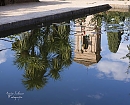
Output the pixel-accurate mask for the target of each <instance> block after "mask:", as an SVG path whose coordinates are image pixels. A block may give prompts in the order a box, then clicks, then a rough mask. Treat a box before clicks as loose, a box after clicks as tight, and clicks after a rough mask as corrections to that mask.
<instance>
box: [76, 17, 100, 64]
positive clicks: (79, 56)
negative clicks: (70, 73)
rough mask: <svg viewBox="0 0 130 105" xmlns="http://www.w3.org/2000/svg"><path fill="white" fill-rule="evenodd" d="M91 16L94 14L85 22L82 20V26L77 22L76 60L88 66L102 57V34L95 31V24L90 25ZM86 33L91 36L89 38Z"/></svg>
mask: <svg viewBox="0 0 130 105" xmlns="http://www.w3.org/2000/svg"><path fill="white" fill-rule="evenodd" d="M91 18H92V15H91V16H88V17H87V18H86V19H85V22H82V25H81V23H80V25H81V26H79V24H78V23H77V24H76V26H77V27H76V32H77V33H76V34H75V57H74V60H75V61H76V62H78V63H82V64H84V65H86V66H89V65H91V64H94V63H97V62H98V61H99V60H100V59H101V55H100V51H101V46H100V42H101V35H100V34H99V33H97V32H96V31H95V29H94V26H90V24H89V22H90V20H91ZM86 35H87V36H89V38H88V37H87V36H86ZM85 37H86V41H87V43H86V41H85ZM87 38H88V39H87ZM85 43H86V44H87V45H88V47H87V48H86V47H85ZM87 45H86V46H87Z"/></svg>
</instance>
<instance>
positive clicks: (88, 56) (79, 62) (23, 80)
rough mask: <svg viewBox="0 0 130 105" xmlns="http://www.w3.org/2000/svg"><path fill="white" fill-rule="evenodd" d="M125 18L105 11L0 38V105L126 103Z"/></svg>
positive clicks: (128, 50) (129, 86) (128, 45)
mask: <svg viewBox="0 0 130 105" xmlns="http://www.w3.org/2000/svg"><path fill="white" fill-rule="evenodd" d="M121 14H122V15H121ZM129 18H130V15H129V13H124V12H108V11H107V12H103V13H99V14H94V15H90V16H86V17H83V18H77V19H72V20H70V21H67V22H62V23H51V24H50V25H48V26H44V23H42V24H41V25H39V26H38V27H36V28H35V29H32V30H28V31H26V32H21V33H18V34H14V35H10V36H8V37H4V38H1V39H0V83H1V85H0V88H1V91H0V103H1V105H9V104H10V105H129V104H130V73H129V69H130V61H129V60H130V40H129V38H130V36H129V35H130V33H129V32H130V27H129Z"/></svg>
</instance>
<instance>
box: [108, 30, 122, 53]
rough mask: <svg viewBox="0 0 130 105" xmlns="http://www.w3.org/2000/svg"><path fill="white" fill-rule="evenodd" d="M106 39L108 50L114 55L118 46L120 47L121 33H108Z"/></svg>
mask: <svg viewBox="0 0 130 105" xmlns="http://www.w3.org/2000/svg"><path fill="white" fill-rule="evenodd" d="M107 39H108V45H109V50H110V51H111V52H113V53H116V52H117V50H118V48H119V45H120V41H121V33H120V32H108V33H107Z"/></svg>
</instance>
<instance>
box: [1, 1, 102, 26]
mask: <svg viewBox="0 0 130 105" xmlns="http://www.w3.org/2000/svg"><path fill="white" fill-rule="evenodd" d="M100 4H101V3H100ZM102 4H103V3H102ZM95 5H99V3H96V2H95V1H93V0H92V1H91V2H87V1H86V0H83V1H82V2H81V1H58V0H57V1H50V0H41V1H40V2H31V3H20V4H10V5H6V6H0V25H1V24H6V23H12V22H16V21H21V20H27V19H32V18H37V17H42V16H45V15H46V16H47V15H51V14H52V15H53V14H56V13H60V12H65V11H71V10H75V9H80V8H86V7H91V6H95Z"/></svg>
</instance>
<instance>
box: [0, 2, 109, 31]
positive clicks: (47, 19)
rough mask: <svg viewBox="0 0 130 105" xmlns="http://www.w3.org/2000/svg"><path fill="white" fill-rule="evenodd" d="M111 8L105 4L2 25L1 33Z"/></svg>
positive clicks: (0, 27)
mask: <svg viewBox="0 0 130 105" xmlns="http://www.w3.org/2000/svg"><path fill="white" fill-rule="evenodd" d="M110 8H111V6H110V5H109V4H103V5H98V6H92V7H86V8H79V9H74V10H70V11H62V12H59V13H53V14H50V15H45V16H42V17H37V18H32V19H27V20H20V21H16V22H11V23H6V24H0V32H2V31H6V30H11V29H15V28H20V27H23V26H28V25H34V24H39V23H42V22H50V21H52V20H58V19H62V18H67V17H72V18H73V17H74V16H80V15H82V14H86V15H87V14H88V15H91V14H94V13H98V12H102V11H106V10H108V9H110Z"/></svg>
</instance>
